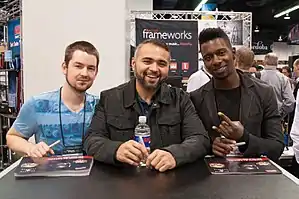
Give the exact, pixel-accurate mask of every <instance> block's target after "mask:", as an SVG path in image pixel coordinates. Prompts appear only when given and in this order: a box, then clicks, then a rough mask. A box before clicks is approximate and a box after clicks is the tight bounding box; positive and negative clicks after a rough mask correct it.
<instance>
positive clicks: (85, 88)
mask: <svg viewBox="0 0 299 199" xmlns="http://www.w3.org/2000/svg"><path fill="white" fill-rule="evenodd" d="M65 80H66V82H67V84H68V85H69V86H70V87H71V88H72V89H73V90H74V91H76V92H77V93H84V92H86V90H88V89H89V88H90V87H91V85H92V83H91V84H87V85H84V86H83V87H79V86H77V85H76V84H72V83H71V82H70V81H69V78H68V73H67V74H66V76H65Z"/></svg>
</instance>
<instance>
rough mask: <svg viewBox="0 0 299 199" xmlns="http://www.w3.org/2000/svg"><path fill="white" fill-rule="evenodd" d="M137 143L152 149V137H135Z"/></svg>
mask: <svg viewBox="0 0 299 199" xmlns="http://www.w3.org/2000/svg"><path fill="white" fill-rule="evenodd" d="M135 141H136V142H138V143H140V144H142V145H144V146H145V148H148V149H149V148H150V145H151V137H150V136H136V135H135Z"/></svg>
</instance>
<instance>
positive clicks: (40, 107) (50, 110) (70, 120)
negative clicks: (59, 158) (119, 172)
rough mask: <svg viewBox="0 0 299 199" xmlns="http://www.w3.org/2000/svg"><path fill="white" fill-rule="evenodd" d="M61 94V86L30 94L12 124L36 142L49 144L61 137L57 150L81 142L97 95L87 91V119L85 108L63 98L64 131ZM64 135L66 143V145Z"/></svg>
mask: <svg viewBox="0 0 299 199" xmlns="http://www.w3.org/2000/svg"><path fill="white" fill-rule="evenodd" d="M59 95H60V92H59V90H55V91H51V92H46V93H42V94H40V95H37V96H34V97H31V98H30V99H29V100H28V101H27V102H26V103H24V105H23V106H22V108H21V110H20V113H19V115H18V117H17V119H16V120H15V122H14V123H13V125H12V127H13V128H14V129H15V130H16V131H17V132H19V133H20V134H21V135H23V136H24V137H25V138H29V137H31V136H32V135H34V136H35V140H36V143H38V142H41V141H43V142H45V143H46V144H48V145H50V144H52V143H54V142H55V141H57V140H60V143H59V144H57V145H55V146H54V147H53V148H52V149H53V150H54V152H55V154H62V153H64V150H65V149H66V148H72V147H75V146H81V145H82V133H84V134H85V133H86V130H87V128H88V127H89V125H90V122H91V119H92V116H93V113H94V108H95V105H96V104H97V102H98V97H96V96H94V95H90V94H87V93H86V102H85V122H84V121H83V120H84V108H82V109H81V110H80V111H78V112H73V111H71V110H69V109H68V108H67V107H66V106H65V105H64V103H63V101H61V123H62V132H61V126H60V119H59ZM83 124H84V132H83ZM62 136H63V138H64V143H65V145H63V142H62Z"/></svg>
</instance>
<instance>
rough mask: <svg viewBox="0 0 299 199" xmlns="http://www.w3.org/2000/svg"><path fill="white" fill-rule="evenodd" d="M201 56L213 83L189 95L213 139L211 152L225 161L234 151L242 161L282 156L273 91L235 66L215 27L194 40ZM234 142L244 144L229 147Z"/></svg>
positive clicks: (226, 40) (228, 46)
mask: <svg viewBox="0 0 299 199" xmlns="http://www.w3.org/2000/svg"><path fill="white" fill-rule="evenodd" d="M199 44H200V51H201V53H202V56H203V61H204V64H205V66H206V68H207V70H208V72H209V73H210V74H211V75H212V76H213V78H212V81H210V82H209V83H207V84H206V85H204V86H203V87H201V88H200V89H198V90H196V91H194V92H191V100H192V101H193V103H194V105H195V108H196V110H197V113H198V115H199V116H200V118H201V120H202V122H203V124H204V126H205V128H206V129H207V131H208V132H209V135H210V137H211V140H212V142H213V143H212V151H213V153H214V154H215V155H217V156H222V157H225V156H226V155H227V154H229V153H231V152H232V151H234V150H235V148H238V150H239V151H240V152H241V153H243V155H244V156H245V157H258V156H261V155H266V156H268V157H269V158H270V159H272V160H274V161H276V160H277V159H278V158H279V157H280V155H281V153H282V152H283V148H284V144H283V135H282V132H281V123H280V118H281V117H280V114H279V112H278V105H277V100H276V97H275V94H274V91H273V88H272V87H271V86H269V85H266V84H265V83H263V82H261V81H257V80H255V79H254V78H251V77H249V76H248V75H244V73H243V72H242V71H240V70H238V69H236V68H235V67H234V61H235V54H234V52H233V48H232V45H231V43H230V41H229V38H228V36H227V35H226V34H225V32H224V31H223V30H222V29H220V28H208V29H205V30H203V31H202V32H201V33H200V36H199ZM236 142H245V143H246V144H245V145H243V146H239V147H234V144H235V143H236Z"/></svg>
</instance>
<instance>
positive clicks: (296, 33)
mask: <svg viewBox="0 0 299 199" xmlns="http://www.w3.org/2000/svg"><path fill="white" fill-rule="evenodd" d="M288 44H290V45H292V44H297V45H299V24H296V25H295V26H294V27H293V28H292V29H291V31H290V33H289V34H288Z"/></svg>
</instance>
